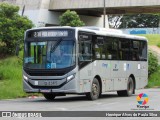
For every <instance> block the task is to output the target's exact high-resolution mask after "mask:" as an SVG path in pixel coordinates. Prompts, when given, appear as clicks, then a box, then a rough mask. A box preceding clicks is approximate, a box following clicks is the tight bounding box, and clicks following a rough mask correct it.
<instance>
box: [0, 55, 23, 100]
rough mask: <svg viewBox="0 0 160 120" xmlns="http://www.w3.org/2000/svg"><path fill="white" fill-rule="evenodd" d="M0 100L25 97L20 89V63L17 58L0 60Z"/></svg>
mask: <svg viewBox="0 0 160 120" xmlns="http://www.w3.org/2000/svg"><path fill="white" fill-rule="evenodd" d="M0 86H1V87H0V99H9V98H17V97H23V96H26V94H25V93H24V92H23V89H22V61H21V60H20V59H18V58H17V57H8V58H6V59H2V60H0Z"/></svg>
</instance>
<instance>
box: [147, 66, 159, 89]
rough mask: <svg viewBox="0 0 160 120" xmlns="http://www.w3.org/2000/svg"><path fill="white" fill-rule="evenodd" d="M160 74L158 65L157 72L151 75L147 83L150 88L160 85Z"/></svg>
mask: <svg viewBox="0 0 160 120" xmlns="http://www.w3.org/2000/svg"><path fill="white" fill-rule="evenodd" d="M159 75H160V66H159V67H158V70H157V71H156V72H154V73H153V74H151V75H150V77H149V81H148V85H147V87H148V88H151V87H160V78H159Z"/></svg>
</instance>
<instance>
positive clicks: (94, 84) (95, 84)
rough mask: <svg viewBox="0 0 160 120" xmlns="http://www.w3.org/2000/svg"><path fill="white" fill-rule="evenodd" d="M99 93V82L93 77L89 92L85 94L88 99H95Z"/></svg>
mask: <svg viewBox="0 0 160 120" xmlns="http://www.w3.org/2000/svg"><path fill="white" fill-rule="evenodd" d="M99 95H100V84H99V82H98V80H97V78H94V79H93V82H92V86H91V92H89V93H86V96H87V98H88V99H89V100H96V99H98V98H99Z"/></svg>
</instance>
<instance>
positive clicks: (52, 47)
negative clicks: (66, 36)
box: [50, 38, 63, 53]
mask: <svg viewBox="0 0 160 120" xmlns="http://www.w3.org/2000/svg"><path fill="white" fill-rule="evenodd" d="M62 40H63V39H62V38H61V39H60V40H57V42H56V43H55V45H54V46H51V51H50V53H53V52H54V51H55V49H56V48H57V47H58V45H59V44H60V43H61V41H62Z"/></svg>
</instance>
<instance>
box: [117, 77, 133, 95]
mask: <svg viewBox="0 0 160 120" xmlns="http://www.w3.org/2000/svg"><path fill="white" fill-rule="evenodd" d="M133 92H134V82H133V79H132V78H131V77H129V79H128V83H127V90H122V91H117V94H118V95H119V96H131V95H132V94H133Z"/></svg>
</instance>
